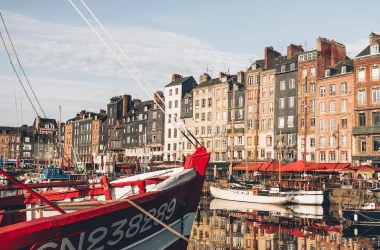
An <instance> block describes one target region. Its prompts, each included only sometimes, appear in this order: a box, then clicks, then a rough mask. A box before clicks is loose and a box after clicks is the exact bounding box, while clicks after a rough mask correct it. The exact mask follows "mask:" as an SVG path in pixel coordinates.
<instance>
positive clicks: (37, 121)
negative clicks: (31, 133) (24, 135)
mask: <svg viewBox="0 0 380 250" xmlns="http://www.w3.org/2000/svg"><path fill="white" fill-rule="evenodd" d="M40 122H41V117H40V116H39V115H37V117H36V129H37V130H38V127H39V125H40Z"/></svg>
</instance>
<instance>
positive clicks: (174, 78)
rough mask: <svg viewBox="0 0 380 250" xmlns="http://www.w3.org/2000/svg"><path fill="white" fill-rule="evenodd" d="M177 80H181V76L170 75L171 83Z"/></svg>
mask: <svg viewBox="0 0 380 250" xmlns="http://www.w3.org/2000/svg"><path fill="white" fill-rule="evenodd" d="M179 78H182V76H181V75H178V74H173V75H172V82H174V81H175V80H177V79H179Z"/></svg>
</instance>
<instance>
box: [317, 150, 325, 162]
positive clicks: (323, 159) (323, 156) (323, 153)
mask: <svg viewBox="0 0 380 250" xmlns="http://www.w3.org/2000/svg"><path fill="white" fill-rule="evenodd" d="M319 159H320V161H326V153H325V152H321V153H320V154H319Z"/></svg>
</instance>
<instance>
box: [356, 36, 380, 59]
mask: <svg viewBox="0 0 380 250" xmlns="http://www.w3.org/2000/svg"><path fill="white" fill-rule="evenodd" d="M375 42H376V43H377V44H379V45H380V39H377V40H376V41H375ZM370 54H371V45H368V46H367V47H366V48H365V49H364V50H363V51H362V52H360V53H359V54H358V55H357V56H356V57H361V56H369V55H370Z"/></svg>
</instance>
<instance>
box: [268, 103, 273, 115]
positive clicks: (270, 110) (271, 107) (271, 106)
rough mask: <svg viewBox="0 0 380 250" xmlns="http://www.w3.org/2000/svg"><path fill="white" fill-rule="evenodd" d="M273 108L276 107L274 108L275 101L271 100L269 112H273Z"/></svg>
mask: <svg viewBox="0 0 380 250" xmlns="http://www.w3.org/2000/svg"><path fill="white" fill-rule="evenodd" d="M273 110H274V108H273V102H270V103H269V112H270V113H273Z"/></svg>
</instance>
